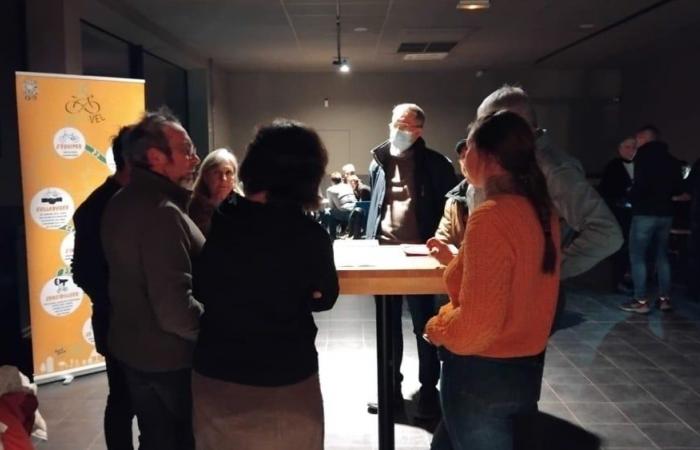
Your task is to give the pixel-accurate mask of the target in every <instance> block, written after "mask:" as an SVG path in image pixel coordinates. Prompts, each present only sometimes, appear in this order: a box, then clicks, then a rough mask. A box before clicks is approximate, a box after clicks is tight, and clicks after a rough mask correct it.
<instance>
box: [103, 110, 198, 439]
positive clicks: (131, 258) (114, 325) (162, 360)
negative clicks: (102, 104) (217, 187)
mask: <svg viewBox="0 0 700 450" xmlns="http://www.w3.org/2000/svg"><path fill="white" fill-rule="evenodd" d="M126 155H127V158H128V159H129V161H130V163H131V165H132V167H133V171H132V174H131V182H130V184H129V185H128V186H126V187H125V188H124V189H122V190H121V191H119V192H118V193H117V194H116V195H115V196H114V197H113V198H112V200H110V202H109V204H108V205H107V208H106V210H105V213H104V216H103V220H102V230H101V231H102V233H101V235H102V245H103V247H104V251H105V257H106V260H107V264H108V266H109V298H110V300H111V316H110V319H111V320H110V326H109V336H108V345H109V350H110V352H111V354H112V355H113V356H114V358H115V359H116V360H117V361H118V362H119V364H120V365H122V366H123V369H124V373H125V375H126V379H127V384H128V387H129V393H130V394H131V399H132V402H133V406H134V410H135V412H136V416H137V418H138V422H139V430H140V432H141V438H140V440H141V448H142V449H156V448H157V449H162V450H169V449H183V450H184V449H194V438H193V436H192V417H191V414H192V406H191V404H192V399H191V393H190V372H191V367H192V351H193V349H194V343H195V340H196V338H197V332H198V329H199V316H200V314H201V311H202V306H201V304H200V303H199V302H197V300H195V298H194V297H193V295H192V259H193V258H194V257H195V256H196V255H197V254H198V253H199V251H200V250H201V248H202V245H203V244H204V236H202V233H201V232H200V231H199V229H198V228H197V226H196V225H195V224H194V222H192V220H190V218H189V217H188V216H187V214H186V205H187V201H188V200H189V197H190V191H189V190H187V189H184V188H183V187H181V186H180V185H181V184H182V183H184V182H185V181H186V180H188V179H190V177H191V176H192V175H193V171H194V170H195V167H196V166H197V163H198V162H199V158H198V157H197V154H196V152H195V149H194V146H193V145H192V141H191V139H190V137H189V136H188V134H187V131H185V129H184V128H183V127H182V125H180V123H179V122H178V121H177V119H176V118H175V117H173V116H170V115H169V114H167V113H161V112H159V113H149V114H147V115H146V116H145V117H144V118H143V119H142V120H141V121H140V122H138V123H137V124H135V125H134V127H133V129H132V131H131V133H130V134H129V138H128V139H127V142H126Z"/></svg>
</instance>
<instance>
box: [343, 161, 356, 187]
mask: <svg viewBox="0 0 700 450" xmlns="http://www.w3.org/2000/svg"><path fill="white" fill-rule="evenodd" d="M340 171H341V172H342V173H343V183H347V182H348V179H349V178H350V177H351V176H353V175H355V165H354V164H350V163H348V164H345V165H344V166H343V167H342V168H341V169H340Z"/></svg>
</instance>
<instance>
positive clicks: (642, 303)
mask: <svg viewBox="0 0 700 450" xmlns="http://www.w3.org/2000/svg"><path fill="white" fill-rule="evenodd" d="M620 309H621V310H623V311H627V312H633V313H637V314H649V311H651V308H649V302H648V301H646V300H641V299H633V300H632V301H631V302H629V303H623V304H622V305H620Z"/></svg>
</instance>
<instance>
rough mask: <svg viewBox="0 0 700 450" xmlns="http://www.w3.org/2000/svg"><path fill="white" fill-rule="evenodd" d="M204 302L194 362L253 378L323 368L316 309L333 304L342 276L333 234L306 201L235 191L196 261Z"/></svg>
mask: <svg viewBox="0 0 700 450" xmlns="http://www.w3.org/2000/svg"><path fill="white" fill-rule="evenodd" d="M194 283H195V292H196V295H197V298H198V299H199V300H200V301H202V302H203V303H204V309H205V312H204V315H203V316H202V320H201V325H200V334H199V340H198V342H197V347H196V349H195V357H194V369H195V370H196V371H197V372H198V373H200V374H202V375H205V376H208V377H211V378H216V379H219V380H224V381H229V382H234V383H239V384H246V385H252V386H283V385H289V384H294V383H297V382H299V381H302V380H304V379H306V378H308V377H309V376H311V375H313V374H314V373H317V372H318V354H317V352H316V347H315V344H314V341H315V339H316V331H317V329H316V325H315V323H314V320H313V316H312V315H311V312H312V311H324V310H328V309H330V308H332V307H333V305H334V304H335V301H336V299H337V297H338V278H337V274H336V271H335V264H334V261H333V247H332V244H331V241H330V238H329V237H328V234H327V233H326V232H325V231H324V230H323V229H322V228H321V227H320V226H319V225H318V224H317V223H315V222H314V221H312V220H311V219H310V218H308V217H306V216H305V215H304V214H303V212H302V211H301V210H300V209H297V208H292V207H289V206H285V205H279V204H272V203H269V204H261V203H255V202H251V201H249V200H246V199H245V198H243V197H240V196H237V195H234V196H232V197H231V198H229V199H228V200H226V201H224V203H222V204H221V205H220V206H219V209H218V210H216V211H215V212H214V216H213V218H212V225H211V229H210V234H209V238H208V240H207V242H206V244H205V245H204V249H203V250H202V254H201V257H200V258H199V261H198V264H197V265H196V268H195V278H194ZM314 291H320V292H321V293H322V298H320V299H314V298H312V295H313V292H314Z"/></svg>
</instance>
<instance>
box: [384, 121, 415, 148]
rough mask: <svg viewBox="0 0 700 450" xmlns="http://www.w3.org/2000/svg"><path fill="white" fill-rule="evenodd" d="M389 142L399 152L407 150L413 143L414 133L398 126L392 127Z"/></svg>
mask: <svg viewBox="0 0 700 450" xmlns="http://www.w3.org/2000/svg"><path fill="white" fill-rule="evenodd" d="M389 142H391V146H392V147H393V148H395V149H397V150H398V151H399V153H401V152H404V151H406V150H407V149H408V148H409V147H410V146H411V145H413V143H414V142H415V139H414V138H413V134H411V133H409V132H408V131H401V130H399V129H397V128H393V127H392V128H391V130H390V131H389Z"/></svg>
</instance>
